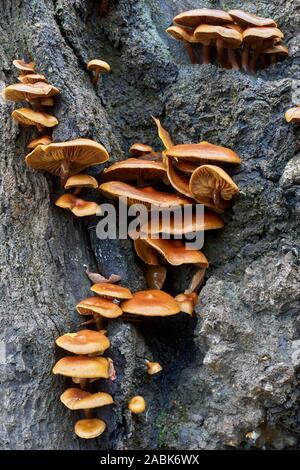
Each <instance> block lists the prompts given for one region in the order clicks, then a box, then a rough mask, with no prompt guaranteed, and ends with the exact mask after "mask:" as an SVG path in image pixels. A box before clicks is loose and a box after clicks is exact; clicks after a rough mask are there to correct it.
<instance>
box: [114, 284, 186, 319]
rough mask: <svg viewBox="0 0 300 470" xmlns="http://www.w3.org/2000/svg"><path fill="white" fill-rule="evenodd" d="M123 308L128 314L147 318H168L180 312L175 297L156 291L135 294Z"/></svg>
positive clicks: (124, 302) (126, 301)
mask: <svg viewBox="0 0 300 470" xmlns="http://www.w3.org/2000/svg"><path fill="white" fill-rule="evenodd" d="M121 306H122V309H123V311H124V312H126V313H132V314H135V315H142V316H147V317H167V316H169V315H175V314H176V313H179V312H180V308H179V307H178V304H177V303H176V301H175V300H174V299H173V297H171V296H170V295H169V294H167V293H166V292H163V291H161V290H155V289H150V290H145V291H139V292H135V293H134V294H133V297H132V299H130V300H124V301H123V302H122V304H121Z"/></svg>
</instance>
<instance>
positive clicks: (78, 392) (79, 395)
mask: <svg viewBox="0 0 300 470" xmlns="http://www.w3.org/2000/svg"><path fill="white" fill-rule="evenodd" d="M60 401H61V402H62V403H63V404H64V405H65V406H66V407H67V408H69V410H84V409H91V408H100V407H101V406H106V405H112V404H113V403H114V400H113V398H112V396H111V395H110V394H109V393H104V392H97V393H90V392H87V391H85V390H82V389H81V388H76V387H72V388H68V389H67V390H65V391H64V393H63V394H62V395H61V396H60Z"/></svg>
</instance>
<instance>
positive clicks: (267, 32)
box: [242, 27, 283, 73]
mask: <svg viewBox="0 0 300 470" xmlns="http://www.w3.org/2000/svg"><path fill="white" fill-rule="evenodd" d="M281 39H283V33H282V32H281V31H280V29H278V28H273V27H257V28H248V29H246V30H245V31H244V32H243V45H244V49H243V54H242V67H243V69H244V70H246V71H248V70H250V72H252V73H255V71H256V65H257V61H258V59H259V57H260V56H261V55H262V54H263V52H264V50H265V49H268V48H269V47H271V46H273V45H274V40H281ZM250 48H252V49H254V53H253V55H252V58H251V59H250V61H249V49H250Z"/></svg>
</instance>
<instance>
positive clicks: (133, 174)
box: [99, 119, 241, 315]
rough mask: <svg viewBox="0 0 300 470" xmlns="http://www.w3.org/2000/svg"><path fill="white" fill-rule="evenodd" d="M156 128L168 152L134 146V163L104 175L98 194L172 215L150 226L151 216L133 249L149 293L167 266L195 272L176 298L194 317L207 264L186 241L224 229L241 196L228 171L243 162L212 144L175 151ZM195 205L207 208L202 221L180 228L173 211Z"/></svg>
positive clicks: (161, 279)
mask: <svg viewBox="0 0 300 470" xmlns="http://www.w3.org/2000/svg"><path fill="white" fill-rule="evenodd" d="M155 123H156V125H157V128H158V134H159V136H160V138H161V140H162V142H163V144H164V147H165V149H164V150H163V152H156V151H154V150H153V149H152V147H150V146H148V145H146V144H142V143H136V144H134V145H133V146H132V147H131V148H130V150H129V151H130V153H131V154H132V155H134V156H133V157H131V158H127V159H125V160H122V161H119V162H117V163H114V164H113V165H111V166H110V167H108V168H106V169H105V170H104V171H103V173H102V176H101V179H100V186H99V190H100V191H101V192H102V193H103V194H104V195H105V196H106V197H108V198H111V199H119V198H122V197H126V198H127V204H128V205H131V204H136V203H138V204H143V205H145V206H146V208H147V209H151V208H153V207H155V208H158V209H159V210H160V211H161V213H162V214H165V213H167V212H168V213H169V217H166V218H164V217H162V218H155V220H152V217H153V211H151V210H149V211H148V220H147V221H146V222H145V224H144V225H143V226H142V227H141V231H140V235H141V236H140V237H139V238H135V239H134V247H135V251H136V254H137V255H138V256H139V258H140V259H141V260H142V262H143V267H144V273H145V278H146V281H147V285H148V287H149V288H150V289H161V288H162V287H163V284H164V282H165V279H166V274H167V269H166V267H167V266H168V265H169V266H179V265H193V266H196V267H197V270H196V272H195V274H194V276H193V277H192V279H191V282H190V284H189V286H188V287H187V289H186V290H185V292H184V293H182V294H179V295H178V296H177V297H175V300H176V301H177V302H178V304H179V306H180V310H181V311H182V312H185V313H187V314H190V315H192V313H193V311H194V307H195V305H196V303H197V299H198V296H197V291H198V290H199V288H200V287H201V284H202V282H203V279H204V275H205V270H206V268H207V267H208V260H207V258H206V257H205V255H204V254H203V253H202V251H200V250H197V249H189V248H187V247H186V243H185V237H186V236H187V235H188V234H191V233H196V232H200V231H205V230H212V229H220V228H222V227H223V226H224V222H223V220H222V218H221V217H220V215H219V214H220V213H222V212H223V211H224V210H225V209H226V208H229V207H230V206H231V204H232V202H233V200H234V198H235V196H236V195H237V194H238V192H239V189H238V187H237V185H236V184H235V183H234V181H233V180H232V178H231V177H230V176H229V175H228V173H227V172H226V171H225V168H226V167H230V166H231V165H237V164H239V163H240V161H241V160H240V157H239V156H238V155H237V154H236V153H235V152H234V151H232V150H230V149H228V148H225V147H221V146H218V145H214V144H211V143H209V142H200V143H197V144H183V145H174V144H173V142H172V139H171V137H170V135H169V133H168V132H167V131H166V129H164V128H163V127H162V125H161V123H160V121H159V120H158V119H155ZM103 181H104V182H103ZM196 203H198V204H202V205H203V206H205V210H204V217H203V218H202V217H196V213H194V212H193V213H192V216H191V217H189V218H188V220H183V221H182V223H181V224H178V223H176V219H175V218H174V210H176V208H184V206H185V205H187V204H188V205H190V206H192V207H193V210H194V209H195V204H196ZM129 236H130V233H129ZM132 313H133V312H132Z"/></svg>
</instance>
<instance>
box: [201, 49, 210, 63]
mask: <svg viewBox="0 0 300 470" xmlns="http://www.w3.org/2000/svg"><path fill="white" fill-rule="evenodd" d="M202 62H203V64H206V65H208V64H211V58H210V47H209V46H206V45H205V44H203V46H202Z"/></svg>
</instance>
